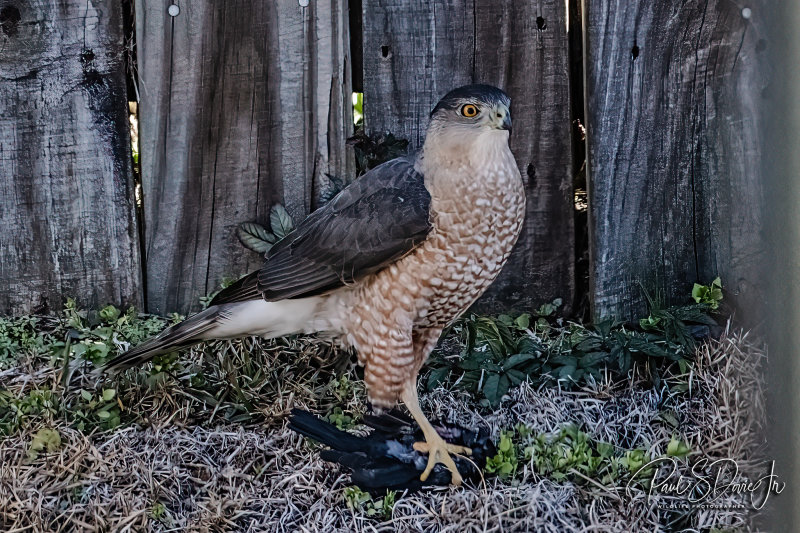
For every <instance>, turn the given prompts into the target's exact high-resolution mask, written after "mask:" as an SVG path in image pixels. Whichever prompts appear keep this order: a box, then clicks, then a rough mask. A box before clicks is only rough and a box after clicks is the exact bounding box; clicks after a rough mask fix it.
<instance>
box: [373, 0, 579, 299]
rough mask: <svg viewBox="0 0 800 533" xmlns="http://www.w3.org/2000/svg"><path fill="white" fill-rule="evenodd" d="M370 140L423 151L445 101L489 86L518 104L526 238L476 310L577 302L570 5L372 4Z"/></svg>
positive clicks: (548, 1)
mask: <svg viewBox="0 0 800 533" xmlns="http://www.w3.org/2000/svg"><path fill="white" fill-rule="evenodd" d="M363 35H364V50H363V52H364V109H365V124H366V128H367V132H368V133H369V134H376V133H382V132H391V133H393V134H394V135H395V136H397V137H401V138H406V139H409V140H410V144H411V146H412V148H418V147H419V146H420V145H421V143H422V141H423V140H424V134H425V128H426V127H427V123H428V115H429V113H430V111H431V109H432V108H433V106H434V105H435V104H436V102H437V101H438V100H439V98H441V97H442V96H444V94H445V93H447V92H448V91H449V90H451V89H453V88H455V87H458V86H460V85H464V84H467V83H481V82H482V83H490V84H494V85H497V86H499V87H501V88H503V89H505V90H506V91H507V92H508V93H509V95H510V96H511V98H512V115H513V120H514V133H513V135H512V136H511V148H512V150H513V151H514V155H515V156H516V159H517V162H518V164H519V166H520V172H521V173H522V176H523V179H524V180H525V184H526V191H527V195H528V214H527V218H526V222H525V227H524V229H523V234H522V236H521V237H520V241H519V243H518V244H517V247H516V248H515V250H514V252H513V254H512V256H511V258H510V260H509V263H508V265H507V266H506V268H505V269H504V271H503V273H502V274H501V276H500V278H499V279H498V280H497V281H496V282H495V283H494V284H493V285H492V287H491V288H490V289H489V291H488V292H487V294H486V295H484V296H483V298H481V300H479V302H478V303H477V304H476V307H475V309H476V310H480V311H484V312H490V311H500V310H508V309H510V308H517V309H526V308H531V307H533V306H536V305H539V304H541V303H543V302H546V301H550V300H552V299H554V298H556V297H560V298H562V299H563V300H564V302H565V304H566V311H567V312H568V311H569V308H570V306H571V303H572V301H573V298H574V287H575V280H574V253H575V252H574V242H575V241H574V231H573V227H574V222H573V220H574V213H573V199H572V172H573V169H572V158H571V137H570V135H571V133H570V105H569V102H570V100H569V99H570V94H569V65H568V51H569V48H568V43H567V35H566V6H565V3H564V2H563V1H556V0H539V1H535V2H512V1H511V0H504V1H496V0H477V1H469V2H468V1H459V0H455V1H453V0H435V1H433V2H422V1H416V2H415V1H407V0H364V1H363Z"/></svg>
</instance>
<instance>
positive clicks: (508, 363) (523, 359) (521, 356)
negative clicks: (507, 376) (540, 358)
mask: <svg viewBox="0 0 800 533" xmlns="http://www.w3.org/2000/svg"><path fill="white" fill-rule="evenodd" d="M534 359H536V356H535V355H533V354H529V353H518V354H515V355H512V356H511V357H509V358H508V359H506V360H505V361H504V362H503V370H509V369H511V368H514V367H517V366H519V365H522V364H524V363H527V362H528V361H532V360H534Z"/></svg>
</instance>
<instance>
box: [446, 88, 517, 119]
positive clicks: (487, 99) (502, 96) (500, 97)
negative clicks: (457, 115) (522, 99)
mask: <svg viewBox="0 0 800 533" xmlns="http://www.w3.org/2000/svg"><path fill="white" fill-rule="evenodd" d="M465 100H475V101H479V102H483V103H486V104H489V105H497V104H504V105H505V106H509V105H510V104H511V98H509V97H508V95H507V94H506V93H505V92H503V91H502V90H500V89H498V88H497V87H495V86H493V85H484V84H481V83H476V84H473V85H464V86H463V87H459V88H457V89H453V90H452V91H450V92H449V93H447V94H446V95H444V97H443V98H442V99H441V100H439V103H438V104H436V107H434V108H433V111H431V116H433V115H434V114H436V112H437V111H439V110H440V109H455V108H457V107H458V106H460V105H461V104H463V103H464V101H465Z"/></svg>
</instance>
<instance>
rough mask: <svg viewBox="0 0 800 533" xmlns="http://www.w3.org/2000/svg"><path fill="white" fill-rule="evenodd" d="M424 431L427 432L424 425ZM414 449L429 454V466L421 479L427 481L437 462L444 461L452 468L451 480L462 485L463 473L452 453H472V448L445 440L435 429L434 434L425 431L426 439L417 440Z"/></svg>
mask: <svg viewBox="0 0 800 533" xmlns="http://www.w3.org/2000/svg"><path fill="white" fill-rule="evenodd" d="M426 422H427V420H426ZM431 429H433V428H431ZM423 432H425V428H424V427H423ZM414 449H415V450H417V451H418V452H422V453H427V454H428V466H427V467H426V468H425V471H424V472H423V473H422V475H421V476H419V479H420V481H425V480H426V479H428V476H429V475H430V473H431V471H432V470H433V467H434V466H436V463H442V464H443V465H444V466H446V467H447V468H448V470H450V474H451V478H450V482H451V483H452V484H453V485H455V486H459V485H461V482H462V478H461V474H460V473H459V471H458V468H456V463H455V461H453V458H452V457H450V454H451V453H456V454H461V455H472V450H470V449H469V448H467V447H466V446H456V445H454V444H449V443H447V442H445V440H444V439H443V438H442V437H440V436H439V434H438V433H436V430H433V435H428V433H427V432H425V441H424V442H415V443H414Z"/></svg>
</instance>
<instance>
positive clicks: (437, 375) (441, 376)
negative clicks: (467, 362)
mask: <svg viewBox="0 0 800 533" xmlns="http://www.w3.org/2000/svg"><path fill="white" fill-rule="evenodd" d="M448 374H450V369H449V368H448V367H446V366H443V367H440V368H434V369H433V370H432V371H431V373H430V374H429V375H428V390H433V389H435V388H436V387H438V386H439V384H440V383H443V382H444V380H445V379H447V376H448Z"/></svg>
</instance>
